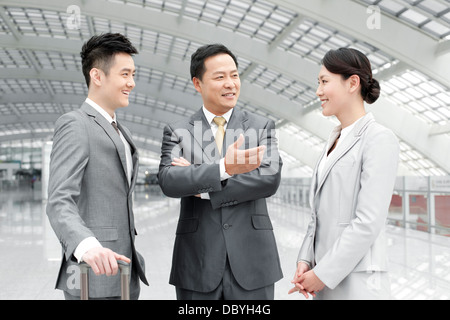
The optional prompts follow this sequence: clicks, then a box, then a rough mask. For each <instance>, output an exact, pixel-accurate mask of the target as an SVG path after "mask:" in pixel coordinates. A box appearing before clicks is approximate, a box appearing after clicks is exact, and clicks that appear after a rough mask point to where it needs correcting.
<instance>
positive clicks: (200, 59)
mask: <svg viewBox="0 0 450 320" xmlns="http://www.w3.org/2000/svg"><path fill="white" fill-rule="evenodd" d="M218 54H228V55H229V56H230V57H231V58H233V60H234V63H235V64H236V68H237V67H238V62H237V59H236V56H235V55H234V54H233V53H232V52H231V51H230V50H229V49H228V48H227V47H225V46H224V45H223V44H217V43H216V44H207V45H204V46H202V47H200V48H198V49H197V51H195V52H194V53H193V54H192V56H191V70H190V71H191V79H193V78H194V77H195V78H197V79H199V80H202V77H203V74H204V73H205V71H206V70H205V60H206V59H207V58H209V57H212V56H216V55H218Z"/></svg>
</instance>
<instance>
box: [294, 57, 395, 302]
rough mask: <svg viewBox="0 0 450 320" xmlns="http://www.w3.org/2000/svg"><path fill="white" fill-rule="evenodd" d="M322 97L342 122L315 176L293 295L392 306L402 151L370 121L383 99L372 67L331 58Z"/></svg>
mask: <svg viewBox="0 0 450 320" xmlns="http://www.w3.org/2000/svg"><path fill="white" fill-rule="evenodd" d="M322 63H323V65H322V68H321V70H320V73H319V79H318V80H319V87H318V89H317V91H316V94H317V96H318V97H319V98H320V100H321V102H322V109H323V110H322V113H323V115H324V116H336V117H337V119H338V120H339V122H340V125H339V126H337V127H336V128H335V129H334V130H333V131H332V132H331V134H330V138H329V140H328V143H327V145H326V147H325V149H324V151H323V153H322V155H321V157H320V158H319V161H318V163H317V165H316V167H315V169H314V174H313V178H312V184H311V190H310V206H311V221H310V223H309V225H308V229H307V232H306V235H305V238H304V241H303V244H302V246H301V248H300V252H299V255H298V260H297V261H298V263H297V270H296V273H295V275H294V279H293V281H292V283H293V284H294V288H292V289H291V290H290V291H289V293H293V292H296V291H298V292H299V293H302V294H303V295H304V296H305V297H308V294H311V295H313V296H314V297H315V298H317V299H388V298H389V296H390V288H389V287H390V283H389V277H388V274H387V266H386V263H387V262H386V249H387V247H386V238H385V234H384V226H385V223H386V218H387V215H388V209H389V204H390V201H391V197H392V191H393V187H394V183H395V177H396V172H397V164H398V157H399V144H398V141H397V139H396V137H395V135H394V134H393V133H392V132H391V131H390V130H389V129H387V128H385V127H383V126H381V125H380V124H378V123H377V122H376V121H375V119H374V117H373V115H372V114H371V113H366V111H365V108H364V101H366V102H367V103H369V104H371V103H373V102H375V101H376V100H377V98H378V97H379V94H380V86H379V83H378V81H377V80H375V79H373V78H372V71H371V66H370V62H369V60H368V59H367V57H366V56H365V55H364V54H362V53H361V52H359V51H357V50H355V49H348V48H341V49H338V50H330V51H329V52H328V53H327V54H326V55H325V57H324V58H323V60H322Z"/></svg>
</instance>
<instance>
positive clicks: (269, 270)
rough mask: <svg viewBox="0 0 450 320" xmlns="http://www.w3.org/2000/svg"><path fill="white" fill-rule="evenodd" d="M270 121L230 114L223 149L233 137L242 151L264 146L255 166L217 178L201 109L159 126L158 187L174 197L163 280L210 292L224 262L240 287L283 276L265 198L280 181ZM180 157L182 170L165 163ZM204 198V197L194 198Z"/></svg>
mask: <svg viewBox="0 0 450 320" xmlns="http://www.w3.org/2000/svg"><path fill="white" fill-rule="evenodd" d="M274 131H275V124H274V122H273V121H272V120H269V119H266V118H264V117H262V116H259V115H255V114H252V113H248V112H246V111H241V110H239V109H234V110H233V114H232V116H231V118H230V122H229V123H228V125H227V130H226V133H225V139H224V145H223V150H224V152H226V150H227V147H228V146H229V145H230V144H232V143H234V141H235V140H236V139H237V137H238V136H239V134H240V133H242V134H244V136H245V137H246V141H245V145H244V146H242V149H244V148H245V149H247V148H249V147H256V146H258V145H266V146H267V150H266V154H265V155H264V160H263V162H262V164H261V166H260V168H259V169H256V170H253V171H251V172H249V173H246V174H239V175H235V176H233V177H231V178H229V179H228V180H225V181H222V182H221V181H220V173H219V159H220V156H219V155H218V153H217V147H216V144H215V142H214V136H213V135H212V132H211V127H210V124H209V123H208V122H207V120H206V117H205V116H204V114H203V111H202V110H201V109H200V110H199V111H198V112H197V113H195V114H194V115H193V116H192V117H190V118H186V119H183V120H180V121H178V122H176V123H173V124H170V125H168V126H166V128H165V129H164V136H163V142H162V151H161V153H162V154H161V162H160V166H159V174H158V178H159V184H160V186H161V189H162V191H163V192H164V194H166V195H167V196H169V197H174V198H181V208H180V218H179V220H178V226H177V230H176V239H175V245H174V251H173V261H172V270H171V274H170V281H169V282H170V283H171V284H173V285H175V286H177V287H180V288H184V289H188V290H193V291H198V292H209V291H212V290H214V289H215V288H217V286H218V285H219V283H220V281H221V280H222V277H223V273H224V269H225V265H226V260H227V257H228V260H229V263H230V266H231V270H232V272H233V275H234V277H235V278H236V280H237V282H238V283H239V284H240V285H241V286H242V287H243V288H245V289H247V290H254V289H257V288H262V287H265V286H268V285H272V284H273V283H275V282H276V281H278V280H279V279H281V278H282V277H283V275H282V271H281V265H280V259H279V256H278V250H277V246H276V242H275V237H274V234H273V227H272V223H271V220H270V217H269V213H268V210H267V205H266V199H265V198H267V197H270V196H271V195H273V194H275V192H276V191H277V189H278V186H279V184H280V175H281V166H282V162H281V158H280V156H279V153H278V145H277V139H276V137H275V132H274ZM180 156H183V157H184V158H186V159H187V160H188V161H190V162H191V163H192V165H191V166H189V167H175V166H172V165H171V162H172V159H173V157H180ZM200 193H209V195H210V198H211V200H203V199H200V198H198V197H196V196H195V195H197V194H200Z"/></svg>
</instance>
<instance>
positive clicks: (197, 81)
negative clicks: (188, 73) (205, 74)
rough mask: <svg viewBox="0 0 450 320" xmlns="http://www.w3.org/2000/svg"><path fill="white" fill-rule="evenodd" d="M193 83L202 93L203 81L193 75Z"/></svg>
mask: <svg viewBox="0 0 450 320" xmlns="http://www.w3.org/2000/svg"><path fill="white" fill-rule="evenodd" d="M192 83H193V84H194V88H195V90H197V91H198V92H199V93H202V86H201V83H202V81H201V80H200V79H199V78H196V77H193V78H192Z"/></svg>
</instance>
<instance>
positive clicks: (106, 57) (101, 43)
mask: <svg viewBox="0 0 450 320" xmlns="http://www.w3.org/2000/svg"><path fill="white" fill-rule="evenodd" d="M117 53H128V54H129V55H133V54H136V53H138V51H137V49H136V48H135V47H134V46H133V45H132V44H131V42H130V40H128V38H127V37H125V36H124V35H122V34H120V33H104V34H101V35H97V36H93V37H92V38H90V39H89V40H88V41H87V42H85V43H84V45H83V47H82V48H81V52H80V56H81V64H82V69H83V75H84V79H85V80H86V84H87V86H88V88H89V83H90V80H91V76H90V75H89V72H91V69H92V68H98V69H101V70H102V71H103V72H104V73H105V74H106V75H108V72H109V69H110V68H111V63H112V61H113V58H114V55H115V54H117Z"/></svg>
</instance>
